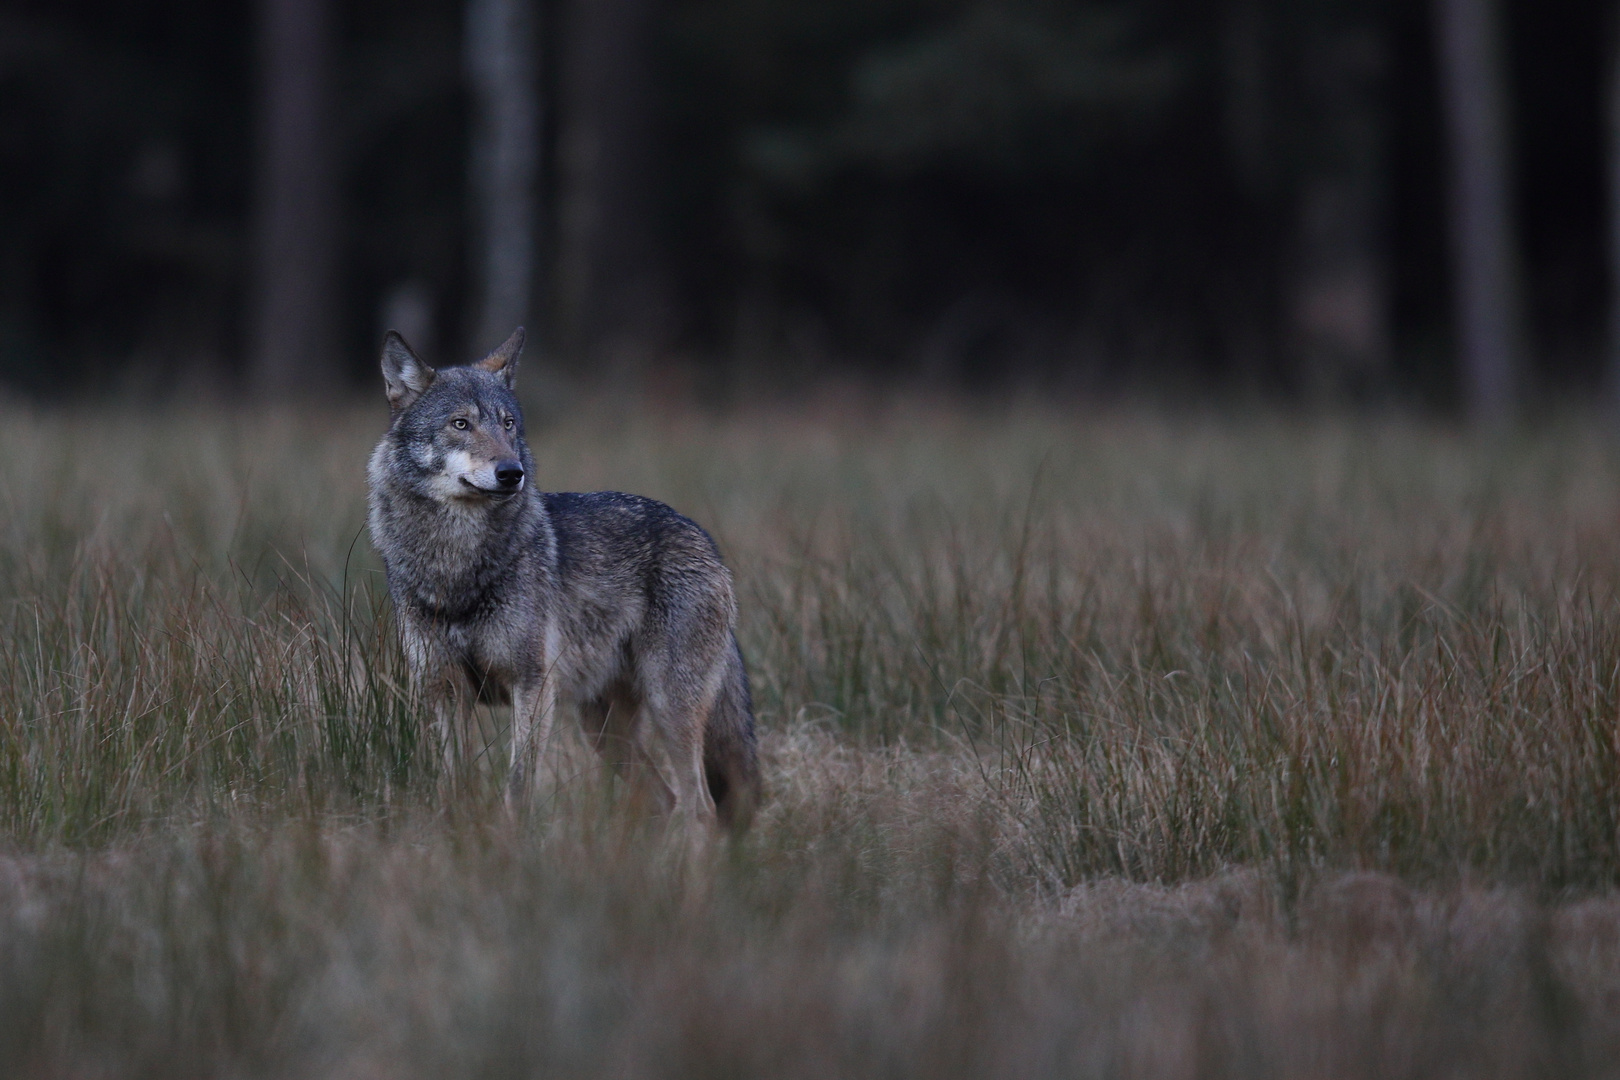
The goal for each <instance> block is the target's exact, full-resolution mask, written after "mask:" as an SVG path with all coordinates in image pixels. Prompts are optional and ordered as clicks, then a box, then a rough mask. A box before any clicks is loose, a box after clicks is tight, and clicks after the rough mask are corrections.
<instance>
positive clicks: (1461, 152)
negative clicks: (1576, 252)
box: [1435, 0, 1524, 424]
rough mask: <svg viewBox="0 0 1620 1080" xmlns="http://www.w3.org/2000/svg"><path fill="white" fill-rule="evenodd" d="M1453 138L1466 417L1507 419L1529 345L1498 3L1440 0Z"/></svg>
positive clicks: (1445, 97) (1454, 239)
mask: <svg viewBox="0 0 1620 1080" xmlns="http://www.w3.org/2000/svg"><path fill="white" fill-rule="evenodd" d="M1435 15H1436V28H1437V37H1438V39H1439V46H1440V49H1439V52H1440V75H1441V84H1442V85H1441V99H1442V101H1443V102H1444V106H1445V110H1446V127H1447V129H1448V136H1449V141H1450V144H1451V147H1450V148H1451V194H1450V203H1451V207H1450V209H1451V251H1452V262H1453V274H1454V282H1455V289H1456V312H1457V315H1456V321H1457V338H1458V343H1459V345H1460V352H1461V357H1460V358H1461V362H1462V375H1463V380H1464V383H1465V387H1464V389H1465V397H1466V401H1467V405H1468V411H1469V415H1470V416H1471V417H1472V418H1473V419H1474V420H1475V421H1476V422H1479V423H1483V424H1500V423H1504V422H1506V421H1508V420H1509V419H1511V417H1512V414H1513V411H1514V405H1515V394H1516V391H1517V381H1518V372H1517V367H1518V365H1519V361H1520V350H1521V348H1522V344H1523V340H1524V339H1523V328H1522V314H1521V312H1522V304H1521V300H1520V297H1519V275H1518V260H1517V257H1516V252H1515V247H1514V239H1513V208H1512V201H1511V195H1510V182H1509V174H1510V171H1511V169H1510V161H1509V157H1508V120H1507V100H1506V98H1507V95H1506V91H1505V89H1504V86H1503V83H1504V73H1503V68H1502V58H1501V54H1500V51H1499V45H1498V33H1497V22H1496V20H1497V11H1496V5H1495V2H1494V0H1436V6H1435Z"/></svg>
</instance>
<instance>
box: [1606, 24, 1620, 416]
mask: <svg viewBox="0 0 1620 1080" xmlns="http://www.w3.org/2000/svg"><path fill="white" fill-rule="evenodd" d="M1612 17H1613V20H1614V21H1613V25H1612V28H1611V29H1610V35H1611V37H1610V44H1611V46H1612V51H1611V52H1610V53H1609V73H1608V74H1609V82H1608V98H1609V100H1608V102H1607V105H1608V108H1607V110H1606V111H1605V114H1604V119H1605V121H1606V122H1607V124H1608V131H1607V133H1606V134H1607V135H1608V146H1607V147H1606V149H1607V151H1608V158H1609V161H1608V165H1609V363H1608V368H1609V370H1608V378H1609V394H1610V401H1611V404H1612V406H1613V407H1614V409H1615V410H1616V411H1617V412H1620V11H1617V12H1614V13H1613V16H1612Z"/></svg>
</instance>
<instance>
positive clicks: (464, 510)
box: [368, 329, 759, 828]
mask: <svg viewBox="0 0 1620 1080" xmlns="http://www.w3.org/2000/svg"><path fill="white" fill-rule="evenodd" d="M522 343H523V332H522V330H521V329H520V330H518V331H517V332H516V333H515V334H513V335H512V337H511V338H510V339H509V340H508V341H507V342H506V343H505V344H504V345H502V346H501V347H500V348H498V349H496V350H495V351H494V352H493V353H491V354H490V355H489V356H488V357H486V358H485V359H483V360H481V361H479V362H478V363H477V364H473V365H471V366H469V367H452V368H446V369H444V370H441V371H435V370H434V369H432V368H430V367H428V366H427V365H426V364H425V363H423V362H422V361H421V360H420V359H418V358H417V356H416V354H415V353H414V352H412V351H411V349H410V346H409V345H407V344H406V343H405V341H404V339H403V338H401V337H400V336H399V335H398V334H396V333H393V332H392V331H390V332H389V334H388V336H387V338H386V340H385V342H384V346H383V357H382V368H383V378H384V381H385V384H386V386H387V391H388V400H389V404H390V406H391V408H392V414H393V415H392V422H391V424H390V426H389V429H388V433H387V434H386V435H384V436H383V438H382V441H381V442H380V443H378V444H377V449H376V451H375V452H374V453H373V454H372V456H371V463H370V467H369V469H368V479H369V481H370V488H371V497H370V525H371V538H372V542H373V544H374V545H375V546H376V548H377V550H378V551H379V552H380V553H381V555H382V558H383V563H384V565H385V566H386V568H387V571H388V589H389V592H390V594H391V595H392V597H393V601H394V606H395V610H396V614H397V618H398V622H399V630H400V634H401V637H402V640H403V642H404V646H405V655H406V658H407V661H408V663H409V666H410V670H411V675H412V677H413V679H414V680H415V681H416V683H417V685H418V686H419V687H420V688H421V689H422V691H423V692H424V693H425V694H426V695H427V697H428V699H429V700H430V701H431V702H432V705H433V711H434V719H435V726H436V727H437V729H438V732H439V735H440V737H441V738H442V739H443V740H444V747H445V753H446V759H447V762H449V761H452V760H453V759H454V754H455V749H454V748H455V746H456V741H457V737H458V735H459V734H460V732H461V731H462V730H464V729H465V727H466V725H467V722H468V718H469V715H470V712H471V709H472V706H473V704H474V703H475V702H477V701H484V702H489V703H504V702H506V701H510V702H511V704H512V769H511V773H510V776H509V778H508V783H507V798H508V801H509V803H513V804H517V803H521V802H523V801H526V800H527V799H529V798H531V797H532V795H533V792H534V790H535V786H536V768H537V755H538V754H539V753H541V752H542V751H543V749H544V747H545V746H546V744H547V742H548V740H549V738H550V735H551V729H552V725H553V722H554V719H555V716H556V713H557V711H558V709H559V708H560V707H566V706H572V707H573V708H574V709H576V710H577V711H578V715H579V720H580V723H581V725H582V727H583V730H584V732H585V735H586V737H587V739H588V740H589V741H590V743H591V744H592V745H593V746H594V747H595V748H596V750H597V751H598V752H599V753H601V754H602V756H603V757H604V758H605V759H606V761H607V762H608V763H609V764H611V765H612V766H613V767H614V769H615V770H617V771H618V772H619V773H620V774H621V775H622V776H623V777H624V778H625V779H626V780H627V781H628V782H629V784H630V786H631V788H632V790H633V791H634V792H636V793H637V794H638V796H639V797H642V798H646V799H650V800H651V801H652V803H653V804H654V805H655V806H657V807H658V808H659V809H661V810H662V811H663V812H665V813H667V814H669V815H671V816H672V817H676V818H682V819H687V820H690V821H709V822H712V821H715V820H718V821H719V822H721V823H723V824H725V825H728V826H730V827H733V828H741V827H743V826H745V825H746V823H747V821H748V818H749V815H750V814H751V812H752V810H753V807H754V803H755V801H756V800H757V798H758V792H759V767H758V763H757V757H756V750H755V735H754V716H753V707H752V702H751V701H750V698H749V690H748V675H747V671H746V669H745V667H744V665H743V659H742V653H741V651H740V650H739V649H738V647H737V638H736V634H735V624H736V611H737V604H736V598H735V594H734V592H733V589H732V582H731V574H730V572H729V571H728V570H727V569H726V567H725V564H724V563H722V562H721V561H720V553H719V551H718V550H717V549H716V548H715V545H714V541H713V540H711V539H710V537H709V535H708V533H706V532H704V531H703V529H701V528H700V527H699V526H697V525H696V524H694V523H693V522H692V521H690V520H688V519H687V518H685V517H682V516H681V515H680V514H678V513H676V512H675V511H674V510H671V509H670V508H669V507H667V506H665V505H664V504H662V503H659V502H655V501H653V500H652V499H644V498H641V497H639V496H635V495H624V494H620V493H619V492H612V491H599V492H594V493H591V494H572V493H567V494H554V493H546V492H542V491H540V490H538V489H537V488H536V487H535V486H534V485H533V484H532V482H531V480H532V478H533V476H534V460H533V457H532V455H531V453H530V450H529V447H528V444H527V443H526V442H525V440H524V436H523V414H522V410H521V409H520V408H519V406H518V401H517V397H516V395H515V394H514V392H513V381H514V375H515V372H516V368H517V357H518V353H519V352H520V351H521V349H522Z"/></svg>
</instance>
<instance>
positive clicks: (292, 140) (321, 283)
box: [248, 0, 338, 397]
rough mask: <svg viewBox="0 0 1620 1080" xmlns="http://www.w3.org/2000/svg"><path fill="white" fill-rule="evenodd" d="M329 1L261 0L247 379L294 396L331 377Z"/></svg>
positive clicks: (269, 391)
mask: <svg viewBox="0 0 1620 1080" xmlns="http://www.w3.org/2000/svg"><path fill="white" fill-rule="evenodd" d="M331 33H332V29H331V18H330V11H329V10H328V3H327V0H260V4H259V121H258V123H259V133H258V134H259V139H258V155H259V161H258V170H257V188H256V191H255V204H256V205H255V209H254V231H255V245H254V248H255V260H256V265H255V274H254V295H253V298H252V303H251V311H252V315H251V320H252V321H251V326H252V339H251V342H250V346H249V350H248V352H249V355H250V356H251V357H252V371H251V375H250V381H251V383H252V385H253V387H254V389H255V391H257V392H258V393H260V394H263V395H265V396H268V397H289V396H297V395H301V394H305V393H310V392H313V391H315V390H316V389H318V388H319V387H320V386H321V385H323V384H327V383H329V382H331V381H332V377H333V374H334V360H335V348H334V345H333V309H334V305H333V293H334V287H335V285H336V269H337V236H336V233H335V229H334V226H335V223H336V220H337V212H336V210H337V197H338V192H337V177H336V171H335V169H334V167H333V162H332V145H331V141H330V136H329V130H328V123H329V113H330V101H329V94H330V77H329V71H328V64H329V62H330V57H331Z"/></svg>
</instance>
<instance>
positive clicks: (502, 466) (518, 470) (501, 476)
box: [495, 461, 523, 488]
mask: <svg viewBox="0 0 1620 1080" xmlns="http://www.w3.org/2000/svg"><path fill="white" fill-rule="evenodd" d="M495 482H496V483H497V484H499V485H501V487H503V488H515V487H517V486H518V485H519V484H521V483H523V466H522V465H521V464H519V463H518V462H516V461H502V462H498V463H496V465H495Z"/></svg>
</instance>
